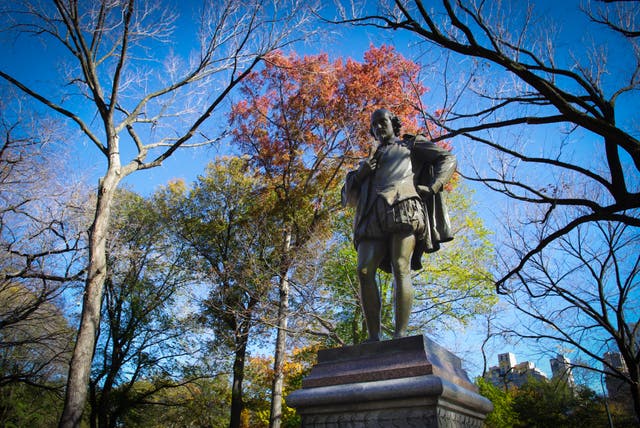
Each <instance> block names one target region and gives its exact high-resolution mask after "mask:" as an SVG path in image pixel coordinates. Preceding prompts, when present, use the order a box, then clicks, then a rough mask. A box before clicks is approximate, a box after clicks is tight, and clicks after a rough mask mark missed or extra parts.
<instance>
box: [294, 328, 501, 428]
mask: <svg viewBox="0 0 640 428" xmlns="http://www.w3.org/2000/svg"><path fill="white" fill-rule="evenodd" d="M287 404H288V405H289V406H291V407H294V408H296V410H297V412H298V414H299V415H301V417H302V426H303V427H305V428H329V427H340V428H342V427H344V428H346V427H353V428H361V427H362V428H364V427H367V428H369V427H429V428H432V427H433V428H436V427H450V428H454V427H455V428H459V427H478V428H481V427H482V424H483V420H484V418H485V416H486V414H487V413H488V412H490V411H491V409H492V405H491V402H490V401H489V400H487V399H486V398H484V397H483V396H481V395H479V394H478V393H477V390H476V388H475V386H474V385H473V384H472V383H471V382H470V380H469V378H468V376H467V374H466V372H465V371H464V370H463V369H462V364H461V362H460V359H459V358H458V357H456V356H455V355H453V354H452V353H451V352H449V351H448V350H446V349H445V348H443V347H441V346H440V345H438V344H436V343H435V342H433V341H431V340H429V339H428V338H426V337H424V336H412V337H406V338H402V339H396V340H389V341H383V342H374V343H365V344H361V345H357V346H349V347H344V348H337V349H327V350H321V351H319V352H318V362H317V364H316V365H315V366H314V367H313V368H312V370H311V373H310V374H309V376H307V377H306V378H305V379H304V380H303V382H302V389H299V390H297V391H294V392H293V393H291V394H290V395H289V396H288V397H287Z"/></svg>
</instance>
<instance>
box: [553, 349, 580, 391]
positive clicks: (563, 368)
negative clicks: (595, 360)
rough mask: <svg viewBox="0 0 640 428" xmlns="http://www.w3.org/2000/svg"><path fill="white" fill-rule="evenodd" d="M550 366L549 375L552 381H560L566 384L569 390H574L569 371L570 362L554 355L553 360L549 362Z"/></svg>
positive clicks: (562, 356)
mask: <svg viewBox="0 0 640 428" xmlns="http://www.w3.org/2000/svg"><path fill="white" fill-rule="evenodd" d="M549 364H550V365H551V373H552V378H553V379H562V380H564V381H565V382H566V383H567V386H568V387H569V388H575V386H576V383H575V380H574V379H573V372H572V371H571V361H570V360H569V359H568V358H567V357H565V356H564V355H562V354H558V355H556V357H555V358H552V359H550V360H549Z"/></svg>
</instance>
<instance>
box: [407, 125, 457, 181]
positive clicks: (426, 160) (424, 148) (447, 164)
mask: <svg viewBox="0 0 640 428" xmlns="http://www.w3.org/2000/svg"><path fill="white" fill-rule="evenodd" d="M413 154H414V156H415V158H416V160H417V161H418V162H419V163H421V164H422V165H431V167H432V168H433V169H432V174H431V177H430V178H431V179H430V180H429V181H430V182H429V183H421V184H427V185H428V187H429V188H430V190H431V192H432V193H438V192H440V191H441V190H442V189H443V187H444V185H445V184H447V183H448V182H449V180H450V179H451V177H452V176H453V173H454V172H455V171H456V166H457V160H456V157H455V156H454V155H453V153H451V152H450V151H449V150H446V149H443V148H442V147H440V146H438V145H436V144H435V143H432V142H431V141H428V140H427V139H426V138H424V137H423V136H421V135H418V136H416V139H415V143H414V146H413Z"/></svg>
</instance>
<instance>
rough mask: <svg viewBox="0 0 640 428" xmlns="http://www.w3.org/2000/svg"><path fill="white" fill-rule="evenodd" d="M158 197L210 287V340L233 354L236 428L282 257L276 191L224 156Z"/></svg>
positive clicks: (244, 163) (206, 314)
mask: <svg viewBox="0 0 640 428" xmlns="http://www.w3.org/2000/svg"><path fill="white" fill-rule="evenodd" d="M155 199H156V201H157V203H158V205H159V206H161V207H163V208H162V209H163V210H164V212H165V219H166V220H165V223H166V224H168V225H169V228H170V229H171V230H172V231H173V234H174V236H175V242H178V243H180V244H181V245H185V246H186V247H187V248H189V251H190V253H191V258H190V259H191V262H190V264H189V266H190V267H193V268H194V269H195V271H196V272H197V273H198V278H199V281H200V282H201V283H202V285H203V286H205V287H207V289H208V296H207V298H206V299H205V300H204V301H203V302H202V304H201V306H202V316H201V320H202V321H203V322H204V324H205V325H206V326H207V327H208V328H210V329H211V330H212V332H213V335H214V339H213V341H212V344H211V346H213V347H222V348H224V349H229V350H231V351H232V352H233V364H232V373H233V376H232V388H231V408H230V426H231V427H238V426H240V423H241V415H242V410H243V407H244V402H243V387H242V384H243V378H244V370H245V362H246V358H247V348H248V346H249V343H250V339H251V337H252V333H253V332H254V330H255V329H256V327H261V325H260V324H259V321H260V320H261V319H262V318H263V315H264V312H265V310H267V307H268V306H267V294H268V293H269V291H270V290H271V288H272V278H273V276H274V273H273V272H272V265H274V264H275V263H276V260H277V259H278V257H279V255H278V250H279V243H280V241H279V235H277V234H274V233H273V228H272V224H271V223H270V221H271V218H270V215H271V209H272V205H273V194H272V193H271V189H269V188H268V187H266V186H264V183H262V181H261V180H260V177H259V175H258V174H257V173H256V171H255V170H253V169H252V168H251V165H250V164H249V162H248V160H247V159H246V158H242V157H228V158H224V159H218V160H217V161H216V162H212V163H210V164H209V166H208V167H207V169H206V171H205V172H204V174H203V175H201V176H199V177H198V178H197V180H196V181H195V182H194V184H193V186H192V187H191V188H190V189H187V188H186V187H185V186H184V185H183V184H182V183H172V184H170V185H169V186H167V188H165V189H163V190H161V191H160V192H158V194H157V195H156V198H155ZM260 331H261V330H259V331H258V333H259V332H260Z"/></svg>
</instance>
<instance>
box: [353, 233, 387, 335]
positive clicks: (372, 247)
mask: <svg viewBox="0 0 640 428" xmlns="http://www.w3.org/2000/svg"><path fill="white" fill-rule="evenodd" d="M386 247H387V244H386V242H385V241H383V240H380V239H369V240H364V241H362V242H360V243H359V244H358V280H359V281H360V300H361V302H360V303H361V304H362V311H363V312H364V319H365V321H366V322H367V330H368V331H369V338H368V339H367V341H379V340H380V310H381V305H382V304H381V301H380V290H379V289H378V285H377V284H376V271H377V270H378V266H380V262H382V259H383V258H384V255H385V252H386V251H387V248H386Z"/></svg>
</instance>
